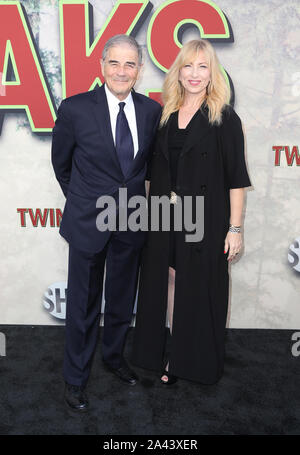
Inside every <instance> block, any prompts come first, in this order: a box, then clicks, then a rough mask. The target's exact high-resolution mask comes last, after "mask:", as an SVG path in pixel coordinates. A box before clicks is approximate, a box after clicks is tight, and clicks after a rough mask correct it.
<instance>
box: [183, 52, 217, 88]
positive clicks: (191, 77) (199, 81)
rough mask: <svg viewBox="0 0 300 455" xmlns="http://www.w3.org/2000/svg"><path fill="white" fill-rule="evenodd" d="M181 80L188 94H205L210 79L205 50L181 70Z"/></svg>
mask: <svg viewBox="0 0 300 455" xmlns="http://www.w3.org/2000/svg"><path fill="white" fill-rule="evenodd" d="M179 80H180V82H181V84H182V86H183V87H184V89H185V93H186V94H191V95H197V96H204V95H205V93H206V87H207V85H208V83H209V81H210V70H209V67H208V61H207V58H206V57H205V54H204V52H203V51H199V52H198V54H197V56H196V58H194V59H193V60H192V61H190V62H187V63H186V64H185V65H184V66H183V67H182V68H181V69H180V70H179Z"/></svg>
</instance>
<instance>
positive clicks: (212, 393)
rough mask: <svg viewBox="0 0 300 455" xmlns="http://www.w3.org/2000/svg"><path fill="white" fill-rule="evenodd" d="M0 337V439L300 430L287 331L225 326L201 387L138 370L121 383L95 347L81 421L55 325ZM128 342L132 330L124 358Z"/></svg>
mask: <svg viewBox="0 0 300 455" xmlns="http://www.w3.org/2000/svg"><path fill="white" fill-rule="evenodd" d="M131 330H134V329H131ZM0 332H3V333H4V334H5V336H6V356H5V357H0V377H1V386H0V405H1V409H0V434H1V435H75V434H77V435H273V434H275V435H284V434H290V435H293V434H294V435H296V434H297V435H299V434H300V387H299V380H300V375H299V373H300V356H299V357H294V356H293V355H292V352H291V346H292V344H293V343H294V341H292V340H291V336H292V334H293V333H294V332H295V331H294V330H257V329H255V330H254V329H228V330H227V343H226V364H225V372H224V376H223V377H222V379H221V380H220V381H219V382H218V383H217V384H215V385H210V386H208V385H199V384H196V383H192V382H188V381H184V380H179V382H178V383H176V384H175V385H173V386H172V387H169V388H168V387H164V386H163V385H161V384H160V383H159V380H158V377H157V375H156V374H155V373H154V372H149V371H145V370H141V369H138V368H135V371H136V372H137V373H138V374H139V375H140V377H141V378H142V380H141V382H140V383H139V384H138V385H137V386H135V387H130V386H127V385H125V384H122V383H120V382H119V381H118V379H117V378H115V377H114V376H111V374H110V373H109V372H107V371H106V370H104V368H103V366H102V362H101V351H100V349H101V347H100V343H99V349H98V350H97V352H96V354H95V358H94V363H93V369H92V373H91V377H90V381H89V383H88V389H87V390H88V395H89V398H90V401H91V409H90V411H89V412H88V413H87V414H84V415H73V414H72V413H70V412H69V411H68V410H67V409H66V407H65V405H64V402H63V390H64V382H63V378H62V376H61V370H62V360H63V348H64V327H62V326H35V327H32V326H8V325H2V326H0ZM131 339H132V332H131V333H130V334H129V336H128V341H127V348H126V351H127V354H128V353H129V352H130V347H131V346H130V344H131Z"/></svg>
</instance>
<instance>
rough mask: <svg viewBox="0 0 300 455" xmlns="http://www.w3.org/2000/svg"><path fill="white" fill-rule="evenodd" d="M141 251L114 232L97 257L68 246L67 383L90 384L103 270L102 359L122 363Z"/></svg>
mask: <svg viewBox="0 0 300 455" xmlns="http://www.w3.org/2000/svg"><path fill="white" fill-rule="evenodd" d="M140 252H141V248H139V249H137V248H134V246H133V245H131V244H130V243H129V242H127V243H126V232H113V233H112V235H111V237H110V240H109V241H108V242H107V244H106V245H105V247H104V248H103V250H102V251H100V252H98V253H96V254H93V253H87V252H82V251H78V250H76V249H75V248H74V247H73V246H71V245H70V246H69V270H68V290H67V309H66V337H65V355H64V365H63V375H64V379H65V381H66V382H67V383H69V384H73V385H78V386H83V387H85V385H86V383H87V381H88V378H89V374H90V369H91V364H92V359H93V355H94V353H95V349H96V345H97V340H98V336H99V323H100V316H101V302H102V289H103V277H104V272H105V275H106V276H105V285H104V288H105V310H104V329H103V338H102V359H103V361H105V362H106V363H107V364H109V365H110V366H111V367H113V368H119V367H120V366H121V365H122V362H123V349H124V345H125V340H126V335H127V332H128V329H129V326H130V323H131V319H132V313H133V306H134V302H135V297H136V289H137V281H138V271H139V263H140Z"/></svg>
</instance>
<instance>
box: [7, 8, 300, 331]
mask: <svg viewBox="0 0 300 455" xmlns="http://www.w3.org/2000/svg"><path fill="white" fill-rule="evenodd" d="M117 33H127V34H131V35H133V36H135V37H136V39H137V40H138V42H139V43H140V44H141V45H142V47H143V52H144V68H143V74H142V77H141V79H140V80H139V81H138V84H137V85H136V90H137V91H139V92H140V93H143V94H145V95H147V96H150V97H152V98H154V99H157V100H159V99H160V90H161V87H162V83H163V80H164V76H165V73H166V72H167V71H168V68H169V67H170V65H171V63H172V61H173V60H174V58H175V57H176V54H177V52H178V50H179V48H180V46H181V45H182V44H183V43H185V42H186V41H189V40H190V39H194V38H198V37H202V38H205V39H208V40H210V41H211V42H212V43H213V45H214V46H215V49H216V51H217V53H218V56H219V59H220V62H221V64H222V66H223V68H224V69H225V71H226V72H227V74H228V75H229V77H230V79H231V81H232V85H233V87H234V107H235V110H236V111H237V113H238V114H239V116H240V117H241V119H242V122H243V127H244V131H245V137H246V156H247V163H248V169H249V174H250V178H251V181H252V184H253V187H251V188H249V189H248V190H247V193H246V208H245V215H246V216H245V225H244V226H245V229H244V241H245V248H244V252H243V254H242V256H241V257H240V258H239V259H238V260H237V261H236V262H235V263H233V264H232V265H231V266H230V276H231V280H230V310H229V318H228V326H229V327H232V328H281V329H297V328H299V327H300V152H299V141H300V135H299V131H300V3H299V0H285V1H283V0H216V1H215V2H212V1H210V0H168V1H166V2H162V1H161V0H152V1H151V2H150V1H147V0H127V1H126V0H118V1H115V0H90V1H89V2H87V1H85V0H75V1H71V0H62V1H58V0H41V1H37V0H23V1H0V194H1V226H0V229H1V230H0V280H1V282H0V284H1V286H0V323H1V324H30V325H31V324H32V325H34V324H42V325H54V324H64V317H65V308H66V294H67V293H66V281H67V260H68V245H67V243H66V242H65V241H64V240H63V239H62V238H61V237H60V235H59V233H58V228H59V225H60V220H61V215H62V212H63V208H64V203H65V200H64V196H63V194H62V192H61V190H60V187H59V185H58V183H57V181H56V179H55V177H54V173H53V170H52V166H51V157H50V151H51V130H52V127H53V125H54V121H55V119H56V112H57V108H58V106H59V104H60V102H61V100H62V99H63V98H65V97H68V96H71V95H73V94H76V93H80V92H85V91H87V90H92V89H93V88H94V87H96V86H97V85H101V83H102V75H101V71H100V58H101V53H102V49H103V45H104V43H105V42H106V40H107V39H108V38H109V37H111V36H113V35H115V34H117ZM154 285H155V284H154ZM104 303H105V302H104V301H103V302H102V308H103V305H104ZM99 304H100V302H99Z"/></svg>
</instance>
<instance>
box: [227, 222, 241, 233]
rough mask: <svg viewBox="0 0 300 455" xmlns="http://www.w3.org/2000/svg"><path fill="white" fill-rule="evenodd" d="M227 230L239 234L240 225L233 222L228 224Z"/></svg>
mask: <svg viewBox="0 0 300 455" xmlns="http://www.w3.org/2000/svg"><path fill="white" fill-rule="evenodd" d="M228 231H229V232H234V233H236V234H240V233H241V232H242V226H234V225H233V224H230V225H229V230H228Z"/></svg>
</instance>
